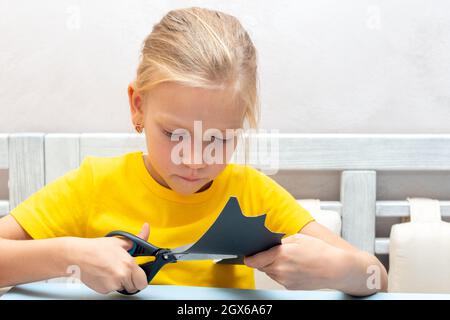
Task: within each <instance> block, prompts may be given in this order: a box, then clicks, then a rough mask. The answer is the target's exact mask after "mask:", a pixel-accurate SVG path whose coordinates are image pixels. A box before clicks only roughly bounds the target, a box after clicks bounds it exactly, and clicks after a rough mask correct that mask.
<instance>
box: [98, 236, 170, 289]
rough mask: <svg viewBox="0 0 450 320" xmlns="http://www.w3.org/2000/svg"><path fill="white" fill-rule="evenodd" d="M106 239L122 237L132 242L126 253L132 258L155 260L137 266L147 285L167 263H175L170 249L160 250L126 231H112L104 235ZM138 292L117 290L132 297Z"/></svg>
mask: <svg viewBox="0 0 450 320" xmlns="http://www.w3.org/2000/svg"><path fill="white" fill-rule="evenodd" d="M106 236H107V237H115V236H119V237H124V238H126V239H128V240H131V241H132V242H133V247H132V248H131V249H130V250H128V253H129V254H130V255H131V256H132V257H139V256H154V257H155V260H154V261H150V262H146V263H143V264H140V265H139V266H140V267H141V268H142V269H143V270H144V272H145V275H146V276H147V283H150V281H152V279H153V278H154V277H155V275H156V274H157V273H158V271H159V270H160V269H161V268H162V267H164V265H166V264H167V263H171V262H176V258H175V257H174V256H173V254H171V252H170V249H162V248H158V247H155V246H154V245H152V244H150V243H148V242H147V241H145V240H143V239H141V238H139V237H137V236H135V235H134V234H131V233H129V232H126V231H112V232H110V233H108V234H107V235H106ZM139 291H140V290H138V291H136V292H132V293H131V292H128V291H126V290H125V289H124V290H118V291H117V292H119V293H121V294H124V295H133V294H136V293H138V292H139Z"/></svg>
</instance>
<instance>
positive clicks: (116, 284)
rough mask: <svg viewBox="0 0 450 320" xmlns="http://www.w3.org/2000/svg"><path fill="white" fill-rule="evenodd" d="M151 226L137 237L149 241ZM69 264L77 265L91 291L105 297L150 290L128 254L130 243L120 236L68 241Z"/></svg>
mask: <svg viewBox="0 0 450 320" xmlns="http://www.w3.org/2000/svg"><path fill="white" fill-rule="evenodd" d="M149 234H150V230H149V225H148V224H147V223H144V225H143V226H142V229H141V231H140V232H139V234H138V235H137V236H138V237H140V238H141V239H144V240H146V241H147V239H148V236H149ZM66 246H67V247H66V248H67V252H68V253H67V254H68V255H70V257H69V258H68V261H70V263H71V264H72V265H75V266H78V267H79V270H80V276H81V279H80V280H81V281H82V282H83V283H84V284H86V285H87V286H88V287H89V288H91V289H93V290H95V291H97V292H99V293H102V294H106V293H109V292H112V291H116V290H123V289H125V290H127V291H128V292H130V293H134V292H136V291H138V290H142V289H144V288H146V287H147V285H148V283H147V276H146V275H145V272H144V270H142V268H141V267H139V265H138V264H137V263H136V262H135V260H134V258H133V257H132V256H131V255H130V254H129V253H128V252H127V250H130V249H131V248H132V243H131V241H130V240H126V239H122V238H117V237H103V238H92V239H87V238H74V237H69V238H67V243H66Z"/></svg>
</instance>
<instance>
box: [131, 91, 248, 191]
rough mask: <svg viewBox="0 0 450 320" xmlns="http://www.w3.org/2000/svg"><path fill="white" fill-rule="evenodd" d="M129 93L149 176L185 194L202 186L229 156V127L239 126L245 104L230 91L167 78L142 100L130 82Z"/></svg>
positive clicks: (233, 140) (232, 141) (231, 137)
mask: <svg viewBox="0 0 450 320" xmlns="http://www.w3.org/2000/svg"><path fill="white" fill-rule="evenodd" d="M128 93H129V98H130V108H131V113H132V118H133V123H135V124H136V123H141V124H143V125H144V130H145V136H146V142H147V148H148V157H145V159H144V161H145V165H146V167H147V170H148V171H149V173H150V174H151V175H152V177H153V178H154V179H155V180H156V181H157V182H158V183H159V184H161V185H163V186H165V187H167V188H170V189H172V190H174V191H176V192H177V193H180V194H184V195H188V194H192V193H195V192H198V191H202V190H204V189H207V188H208V187H209V185H210V184H211V182H212V180H213V179H214V178H215V177H216V176H217V175H218V174H219V173H220V172H221V171H222V170H223V169H224V168H225V166H226V163H227V162H228V161H229V160H230V157H231V155H232V152H230V150H231V151H234V149H235V147H236V142H237V138H236V136H235V135H233V133H236V131H237V130H239V129H241V128H242V123H243V111H244V110H243V108H242V106H241V105H240V104H239V103H238V99H236V96H234V95H233V92H232V91H231V90H230V89H223V90H211V89H203V88H193V87H186V86H182V85H180V84H177V83H173V82H166V83H162V84H159V85H157V86H156V87H154V88H153V89H151V91H150V92H149V93H148V94H147V97H146V100H145V102H144V100H143V98H142V96H140V95H139V94H138V93H137V92H135V91H134V89H133V87H132V86H131V85H130V87H129V88H128ZM177 129H178V130H177ZM226 129H228V132H227V131H226ZM175 130H177V131H175ZM180 130H181V131H180ZM174 131H175V133H174ZM220 138H221V139H220ZM220 152H221V153H220ZM220 154H223V156H222V157H221V156H218V155H220ZM211 155H212V157H213V158H214V159H215V161H211V159H212V157H211ZM208 157H209V158H208ZM208 159H209V160H208ZM211 162H213V163H211Z"/></svg>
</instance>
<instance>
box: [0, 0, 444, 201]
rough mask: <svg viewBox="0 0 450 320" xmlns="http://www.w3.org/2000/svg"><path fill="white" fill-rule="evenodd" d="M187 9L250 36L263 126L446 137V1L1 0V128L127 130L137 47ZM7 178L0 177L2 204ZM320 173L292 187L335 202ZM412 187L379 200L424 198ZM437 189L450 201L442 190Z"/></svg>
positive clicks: (384, 193)
mask: <svg viewBox="0 0 450 320" xmlns="http://www.w3.org/2000/svg"><path fill="white" fill-rule="evenodd" d="M192 5H197V6H206V7H210V8H216V9H219V10H223V11H226V12H229V13H231V14H234V15H236V16H237V17H238V18H239V19H241V21H242V23H243V24H244V26H245V27H246V28H247V29H248V30H249V32H250V34H251V36H252V37H253V40H254V42H255V44H256V46H257V48H258V51H259V66H260V71H261V72H260V78H261V96H262V110H263V112H262V127H263V128H270V129H279V130H281V131H283V132H310V133H315V132H324V133H325V132H357V133H374V132H375V133H376V132H379V133H384V132H391V133H400V132H401V133H422V132H425V133H426V132H428V133H437V132H439V133H450V125H449V120H450V2H448V1H444V0H442V1H438V0H434V1H425V0H391V1H382V0H372V1H366V0H339V1H335V0H309V1H293V0H292V1H286V0H284V1H274V0H273V1H268V0H263V1H261V0H245V1H244V0H242V1H162V0H159V1H155V0H152V1H149V0H147V1H143V0H141V1H137V0H133V1H118V0H109V1H105V0H89V1H88V0H86V1H76V0H58V1H57V0H53V1H51V0H40V1H32V0H29V1H25V0H0V132H23V131H40V132H133V128H132V126H131V121H130V116H129V110H128V101H127V94H126V91H127V90H126V89H127V84H128V82H129V81H130V80H132V78H133V76H134V73H135V70H136V67H137V62H138V57H139V49H140V46H141V42H142V41H143V39H144V37H145V36H146V35H147V34H148V33H149V32H150V31H151V28H152V26H153V25H154V24H155V23H157V22H158V21H159V19H160V18H161V17H162V16H163V15H164V14H165V13H166V12H167V11H168V10H170V9H173V8H177V7H187V6H192ZM393 176H394V177H397V176H398V174H397V175H396V174H395V173H394V174H393ZM442 176H443V177H444V176H446V175H443V174H442ZM6 177H7V173H6V172H1V170H0V199H4V198H7V190H6ZM320 177H323V179H322V178H319V179H318V178H317V176H314V177H309V175H308V174H307V175H304V176H303V181H302V184H297V189H296V190H293V188H294V186H292V189H291V190H292V192H294V193H296V194H298V195H299V196H300V195H304V196H307V197H314V196H320V197H321V198H322V199H323V200H327V199H328V200H337V197H338V194H339V191H338V185H339V183H338V180H336V178H338V176H336V174H331V175H328V174H324V175H323V176H320ZM449 178H450V177H449ZM280 179H281V180H283V181H285V182H286V184H289V182H288V181H287V180H286V179H284V178H283V176H281V177H280ZM409 181H410V182H411V183H403V185H402V188H399V189H398V188H397V189H395V188H392V189H390V190H379V195H380V198H381V199H383V198H384V199H388V198H389V195H391V196H392V194H393V193H395V195H396V196H398V198H397V199H398V200H401V199H404V198H403V197H405V196H407V195H410V196H412V195H413V194H414V195H417V196H420V195H425V193H424V190H423V188H419V187H417V186H418V185H420V184H418V183H417V182H412V180H409ZM421 181H423V180H422V178H421ZM446 181H449V180H446ZM290 184H291V185H292V183H290ZM440 185H441V187H440V189H439V190H436V192H437V194H438V195H439V196H442V197H445V195H447V197H448V194H450V185H449V183H443V184H440ZM408 187H410V188H413V189H412V190H410V191H408V189H407V188H408ZM388 191H389V192H388ZM426 192H429V191H426ZM427 195H429V196H432V194H428V193H427Z"/></svg>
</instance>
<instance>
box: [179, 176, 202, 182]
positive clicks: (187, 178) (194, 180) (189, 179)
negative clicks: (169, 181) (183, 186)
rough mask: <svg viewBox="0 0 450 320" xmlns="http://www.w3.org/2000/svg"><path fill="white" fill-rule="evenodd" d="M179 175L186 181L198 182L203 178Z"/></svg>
mask: <svg viewBox="0 0 450 320" xmlns="http://www.w3.org/2000/svg"><path fill="white" fill-rule="evenodd" d="M178 177H180V178H181V179H183V180H185V181H189V182H196V181H199V180H201V178H190V177H182V176H178Z"/></svg>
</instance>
